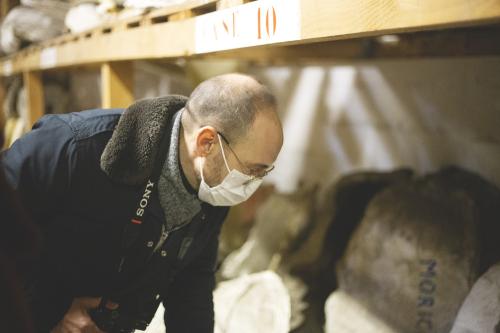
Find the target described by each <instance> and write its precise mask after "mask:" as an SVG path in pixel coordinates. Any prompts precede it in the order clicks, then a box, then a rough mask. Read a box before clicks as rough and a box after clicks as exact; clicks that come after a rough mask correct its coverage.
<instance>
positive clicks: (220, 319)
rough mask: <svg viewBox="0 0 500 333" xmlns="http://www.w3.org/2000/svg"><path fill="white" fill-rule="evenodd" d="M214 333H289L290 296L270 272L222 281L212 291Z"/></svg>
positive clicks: (279, 279)
mask: <svg viewBox="0 0 500 333" xmlns="http://www.w3.org/2000/svg"><path fill="white" fill-rule="evenodd" d="M214 309H215V331H214V332H215V333H255V332H266V333H288V332H289V330H290V297H289V295H288V292H287V290H286V288H285V286H284V284H283V281H282V280H281V278H280V277H279V276H278V275H277V274H276V273H274V272H272V271H264V272H261V273H256V274H251V275H246V276H242V277H240V278H237V279H234V280H229V281H225V282H221V283H220V284H219V286H218V287H217V289H216V290H215V292H214Z"/></svg>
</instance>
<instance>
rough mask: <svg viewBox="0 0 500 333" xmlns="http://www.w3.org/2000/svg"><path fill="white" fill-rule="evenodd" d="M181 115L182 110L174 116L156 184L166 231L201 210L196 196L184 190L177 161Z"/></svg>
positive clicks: (185, 181)
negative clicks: (168, 143)
mask: <svg viewBox="0 0 500 333" xmlns="http://www.w3.org/2000/svg"><path fill="white" fill-rule="evenodd" d="M181 115H182V110H180V111H178V112H177V113H176V114H175V115H174V118H173V122H172V135H171V137H170V148H169V150H168V156H167V159H166V161H165V164H164V165H163V169H162V173H161V176H160V180H159V182H158V196H159V199H160V204H161V206H162V208H163V212H164V214H165V220H166V223H167V230H171V229H172V228H175V227H176V226H178V225H180V224H183V223H185V222H187V221H190V220H191V219H192V218H193V217H194V216H195V215H196V214H197V213H198V212H199V211H200V210H201V202H200V200H199V199H198V195H197V194H196V193H191V192H189V190H188V189H187V188H186V186H189V184H185V183H187V180H184V181H183V177H184V175H183V174H182V172H183V171H182V169H181V166H180V160H179V139H180V131H181Z"/></svg>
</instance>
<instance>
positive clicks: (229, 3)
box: [217, 0, 252, 10]
mask: <svg viewBox="0 0 500 333" xmlns="http://www.w3.org/2000/svg"><path fill="white" fill-rule="evenodd" d="M250 1H252V0H219V1H217V10H221V9H226V8H231V7H236V6H241V5H244V4H246V3H248V2H250Z"/></svg>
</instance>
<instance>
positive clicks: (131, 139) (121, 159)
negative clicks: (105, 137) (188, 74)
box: [101, 95, 187, 186]
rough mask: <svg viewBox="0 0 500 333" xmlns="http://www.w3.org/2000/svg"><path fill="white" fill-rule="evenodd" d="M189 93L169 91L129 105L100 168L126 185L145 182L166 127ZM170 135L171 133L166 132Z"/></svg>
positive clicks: (184, 102) (108, 144) (168, 126)
mask: <svg viewBox="0 0 500 333" xmlns="http://www.w3.org/2000/svg"><path fill="white" fill-rule="evenodd" d="M186 102H187V97H185V96H180V95H169V96H163V97H156V98H147V99H142V100H139V101H137V102H135V103H134V104H132V105H131V106H129V107H128V108H127V109H126V110H125V111H124V113H123V114H122V116H121V117H120V120H119V122H118V124H117V126H116V128H115V131H114V132H113V135H112V136H111V139H110V140H109V142H108V143H107V145H106V147H105V148H104V151H103V153H102V155H101V169H102V170H103V171H104V173H106V174H107V175H108V176H109V177H110V178H111V179H113V180H114V181H116V182H119V183H123V184H126V185H134V186H135V185H142V184H144V183H145V182H146V181H147V179H148V178H149V176H150V174H151V173H152V171H153V167H154V163H155V158H156V156H157V154H158V148H159V146H160V141H161V139H162V137H163V133H164V131H168V130H170V129H171V128H172V126H171V124H170V122H171V121H172V117H173V115H174V114H175V113H176V112H177V111H179V110H180V109H182V108H183V107H184V106H185V104H186ZM167 135H170V133H167Z"/></svg>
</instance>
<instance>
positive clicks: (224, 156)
mask: <svg viewBox="0 0 500 333" xmlns="http://www.w3.org/2000/svg"><path fill="white" fill-rule="evenodd" d="M217 137H218V138H219V146H220V149H221V150H222V158H223V159H224V164H226V169H227V172H231V169H229V165H228V164H227V160H226V154H225V153H224V147H222V140H221V139H220V134H219V133H217Z"/></svg>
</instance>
